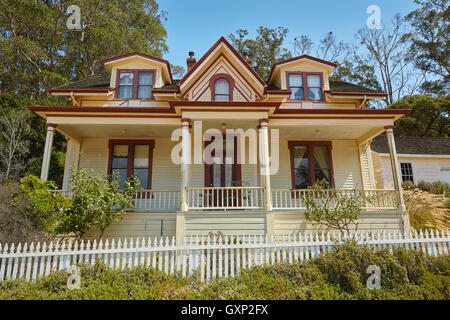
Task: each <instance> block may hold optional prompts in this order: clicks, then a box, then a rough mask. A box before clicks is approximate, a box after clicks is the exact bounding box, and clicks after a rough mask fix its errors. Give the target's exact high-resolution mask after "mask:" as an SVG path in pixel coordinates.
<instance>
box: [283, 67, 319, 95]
mask: <svg viewBox="0 0 450 320" xmlns="http://www.w3.org/2000/svg"><path fill="white" fill-rule="evenodd" d="M287 82H288V88H289V90H290V91H291V96H290V97H289V99H290V100H297V101H306V100H307V101H322V100H323V84H322V76H321V74H316V73H303V72H288V73H287Z"/></svg>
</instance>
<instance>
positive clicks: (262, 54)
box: [228, 26, 292, 80]
mask: <svg viewBox="0 0 450 320" xmlns="http://www.w3.org/2000/svg"><path fill="white" fill-rule="evenodd" d="M288 31H289V30H288V29H287V28H282V27H278V28H274V29H272V28H266V27H262V26H261V27H259V28H258V30H257V35H256V38H255V39H249V38H248V33H249V32H248V30H244V29H239V30H237V31H236V32H235V34H230V35H229V36H228V38H229V40H230V41H231V44H232V45H233V46H234V47H235V49H236V50H237V51H238V52H239V53H240V54H241V55H242V56H243V57H248V58H252V59H253V68H254V69H255V71H256V73H258V75H259V76H260V77H261V78H262V79H264V80H266V79H267V78H268V77H269V74H270V70H271V69H272V66H273V65H274V64H275V63H276V62H278V61H281V60H285V59H288V58H290V57H292V54H291V52H290V51H289V50H288V49H286V48H284V47H283V44H284V40H285V39H286V36H287V34H288Z"/></svg>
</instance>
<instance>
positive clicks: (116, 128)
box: [57, 124, 179, 139]
mask: <svg viewBox="0 0 450 320" xmlns="http://www.w3.org/2000/svg"><path fill="white" fill-rule="evenodd" d="M178 127H179V126H178ZM176 128H177V126H168V125H139V124H133V125H130V124H123V125H111V124H108V125H104V124H96V125H82V124H76V125H71V124H61V125H58V127H57V130H59V131H61V132H62V133H64V134H66V135H69V136H71V137H74V138H77V139H81V138H115V139H130V138H142V139H148V138H170V136H171V134H172V131H173V130H174V129H176Z"/></svg>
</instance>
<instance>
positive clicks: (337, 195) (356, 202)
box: [303, 180, 370, 235]
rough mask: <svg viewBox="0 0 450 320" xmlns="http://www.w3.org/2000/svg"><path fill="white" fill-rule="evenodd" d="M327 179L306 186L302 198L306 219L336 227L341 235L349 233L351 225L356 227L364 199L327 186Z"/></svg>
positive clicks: (325, 225)
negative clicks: (306, 188)
mask: <svg viewBox="0 0 450 320" xmlns="http://www.w3.org/2000/svg"><path fill="white" fill-rule="evenodd" d="M329 187H330V186H329V183H328V182H327V181H324V180H323V181H317V182H316V184H315V185H314V186H312V187H309V188H308V191H307V192H306V194H305V196H304V198H303V200H304V201H305V206H306V212H305V218H306V220H307V221H310V222H313V223H316V224H318V225H321V226H324V227H326V228H328V229H337V230H339V231H340V232H341V233H342V234H343V235H344V234H347V235H350V233H351V226H352V225H353V226H354V228H355V231H356V230H357V229H358V218H359V216H360V214H361V211H362V207H363V205H364V203H365V200H367V201H370V199H364V198H363V197H362V196H356V195H355V194H352V193H350V192H349V191H348V190H341V189H334V188H329Z"/></svg>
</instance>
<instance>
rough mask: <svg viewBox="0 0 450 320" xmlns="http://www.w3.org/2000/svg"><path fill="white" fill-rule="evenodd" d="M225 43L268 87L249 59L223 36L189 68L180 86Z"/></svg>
mask: <svg viewBox="0 0 450 320" xmlns="http://www.w3.org/2000/svg"><path fill="white" fill-rule="evenodd" d="M220 45H224V46H225V47H226V48H227V49H229V50H230V51H231V53H232V54H233V55H234V56H235V57H236V58H237V60H238V61H239V62H240V63H241V64H242V65H243V66H244V67H245V68H246V69H247V70H248V71H249V73H250V74H251V75H252V76H253V77H254V78H255V79H256V81H257V82H258V83H259V84H260V85H261V86H262V87H263V88H265V87H266V83H265V82H264V81H263V80H262V79H261V77H260V76H259V75H258V74H257V73H256V72H255V70H253V68H252V67H251V66H250V65H249V64H248V62H247V61H245V59H244V58H243V57H242V56H241V55H240V54H239V53H238V52H237V51H236V49H234V48H233V46H232V45H231V44H230V43H229V42H228V41H227V40H226V39H225V38H224V37H221V38H220V39H219V40H218V41H217V42H216V43H215V44H214V45H213V46H212V47H211V48H210V49H209V50H208V51H207V52H206V53H205V54H204V55H203V56H202V57H201V58H200V60H199V61H198V62H197V63H196V64H195V65H194V67H193V68H192V69H191V70H189V71H188V72H187V73H186V74H185V75H184V77H183V78H182V79H181V80H180V82H179V86H182V85H183V84H184V83H185V82H186V81H187V80H188V79H189V78H190V77H191V76H192V75H193V74H194V73H195V72H196V71H197V69H199V68H200V67H201V66H202V65H204V63H205V62H206V61H207V59H208V58H209V57H210V56H211V54H212V53H213V52H214V51H215V50H216V49H217V48H218V47H219V46H220Z"/></svg>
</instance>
